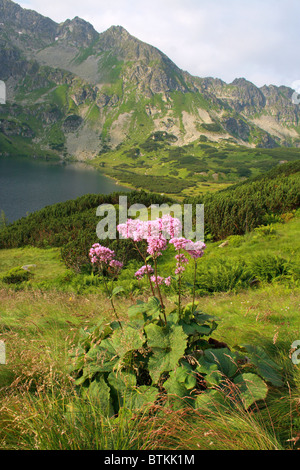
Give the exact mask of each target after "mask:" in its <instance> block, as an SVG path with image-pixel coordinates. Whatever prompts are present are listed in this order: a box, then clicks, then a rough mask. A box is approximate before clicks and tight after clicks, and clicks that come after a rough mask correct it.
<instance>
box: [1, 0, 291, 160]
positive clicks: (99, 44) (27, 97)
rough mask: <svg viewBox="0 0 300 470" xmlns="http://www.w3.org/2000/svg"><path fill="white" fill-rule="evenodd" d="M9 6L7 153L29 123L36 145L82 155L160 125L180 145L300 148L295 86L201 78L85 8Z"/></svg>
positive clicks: (4, 42) (4, 34) (5, 6)
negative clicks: (54, 14)
mask: <svg viewBox="0 0 300 470" xmlns="http://www.w3.org/2000/svg"><path fill="white" fill-rule="evenodd" d="M0 14H1V18H2V21H1V23H0V79H1V80H4V81H5V82H6V84H7V91H8V93H7V97H8V99H7V105H5V106H4V107H2V108H1V110H0V130H1V132H2V147H3V149H4V154H5V153H9V151H13V150H14V147H18V145H17V144H15V142H14V140H13V139H14V138H16V139H17V138H18V135H19V134H20V130H21V129H22V128H23V127H24V125H25V124H26V125H27V126H28V127H29V131H28V133H27V134H28V135H30V137H28V139H31V141H29V140H28V149H29V148H30V146H31V147H32V149H33V151H34V152H35V153H36V152H37V153H38V152H39V151H40V150H42V151H49V152H50V153H51V152H52V153H54V154H57V155H58V156H59V157H64V158H75V159H80V160H87V159H93V158H95V157H96V156H98V155H99V154H101V152H103V151H107V150H108V149H112V150H113V149H115V148H117V147H118V146H120V145H123V144H124V143H127V144H128V143H130V141H132V143H133V144H134V143H135V142H136V141H137V140H141V141H145V140H146V139H147V138H149V136H151V134H153V133H155V132H167V133H169V134H172V135H173V136H174V139H173V142H176V145H186V144H189V143H191V142H193V141H196V140H197V139H199V138H201V136H202V138H203V139H208V140H209V141H211V142H215V143H216V144H219V143H222V142H223V143H226V142H228V143H235V144H237V145H243V146H246V147H249V148H253V147H261V148H274V147H277V146H289V147H291V146H293V147H299V146H300V135H299V134H300V128H299V127H298V125H299V109H298V106H296V105H294V104H293V103H292V99H291V97H292V93H293V90H292V89H290V88H288V87H284V86H281V87H277V86H275V85H268V86H267V85H264V86H263V87H260V88H259V87H257V86H256V85H254V84H253V83H251V82H250V81H248V80H246V79H245V78H236V79H235V80H233V81H232V82H231V83H229V84H227V83H226V82H224V81H223V80H221V79H219V78H213V77H203V78H202V77H195V76H193V75H191V74H190V73H189V72H187V71H183V70H181V69H180V68H179V67H178V66H177V65H176V64H175V63H174V62H172V60H171V59H169V57H167V55H165V54H164V53H163V52H161V51H160V50H159V49H157V48H155V47H154V46H151V45H149V44H147V43H145V42H142V41H140V40H139V39H137V38H135V37H134V36H132V35H131V34H130V33H129V32H128V31H127V30H126V29H125V28H123V27H122V26H120V25H117V26H111V27H110V28H108V29H107V30H106V31H104V32H100V33H98V32H97V31H96V30H95V28H94V27H93V26H92V25H91V24H90V23H88V22H87V21H85V20H83V19H81V18H79V17H78V16H76V17H75V18H73V19H71V20H70V19H67V20H66V21H64V22H62V23H56V22H54V21H53V20H51V19H50V18H46V17H44V16H42V15H40V14H38V13H36V12H34V11H33V10H26V9H23V8H22V7H20V6H19V5H17V4H15V3H14V2H12V1H11V0H0ZM4 121H6V123H5V122H4ZM7 122H8V124H7ZM1 123H2V124H1ZM7 129H10V131H8V130H7ZM8 132H9V135H7V133H8ZM14 132H15V135H14ZM7 138H10V140H12V141H13V144H12V145H10V144H9V142H8V141H7ZM0 143H1V141H0ZM171 144H172V143H171ZM15 151H17V149H15ZM28 151H29V150H28ZM2 153H3V152H2Z"/></svg>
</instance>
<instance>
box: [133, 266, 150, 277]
mask: <svg viewBox="0 0 300 470" xmlns="http://www.w3.org/2000/svg"><path fill="white" fill-rule="evenodd" d="M147 272H148V273H149V274H152V273H154V271H153V268H152V266H150V264H147V266H142V267H141V268H140V269H139V270H138V271H137V272H136V273H135V277H136V278H137V279H142V278H143V277H144V275H145V273H147Z"/></svg>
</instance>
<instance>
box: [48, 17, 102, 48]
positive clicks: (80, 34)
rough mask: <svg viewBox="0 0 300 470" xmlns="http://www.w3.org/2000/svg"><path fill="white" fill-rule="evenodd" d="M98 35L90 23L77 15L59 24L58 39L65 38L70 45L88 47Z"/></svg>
mask: <svg viewBox="0 0 300 470" xmlns="http://www.w3.org/2000/svg"><path fill="white" fill-rule="evenodd" d="M98 36H99V35H98V33H97V31H96V30H95V29H94V27H93V26H92V25H91V24H90V23H88V22H87V21H85V20H83V19H81V18H79V17H78V16H76V17H75V18H73V19H72V20H69V19H68V20H66V21H65V22H64V23H61V24H60V25H59V26H58V32H57V36H56V40H64V41H66V42H67V43H68V44H70V45H73V46H76V47H79V48H82V47H88V46H89V45H90V44H91V43H92V42H93V41H95V40H96V39H97V37H98Z"/></svg>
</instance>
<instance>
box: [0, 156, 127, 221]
mask: <svg viewBox="0 0 300 470" xmlns="http://www.w3.org/2000/svg"><path fill="white" fill-rule="evenodd" d="M123 190H125V191H129V190H128V189H126V188H124V187H122V186H119V185H118V184H116V183H114V182H113V181H112V180H110V179H109V178H107V177H105V176H103V175H101V173H99V172H98V171H96V170H94V169H93V168H90V167H88V166H87V165H85V164H81V163H70V164H66V165H62V164H60V163H50V162H45V161H42V160H34V159H28V158H25V157H24V158H22V157H6V158H3V157H2V158H0V211H1V210H3V211H4V213H5V215H6V217H7V219H8V221H9V222H13V221H15V220H17V219H20V218H21V217H25V216H26V215H27V213H31V212H35V211H37V210H39V209H42V208H43V207H45V206H49V205H51V204H55V203H57V202H64V201H67V200H69V199H75V198H77V197H79V196H83V195H84V194H97V193H98V194H109V193H112V192H114V191H123Z"/></svg>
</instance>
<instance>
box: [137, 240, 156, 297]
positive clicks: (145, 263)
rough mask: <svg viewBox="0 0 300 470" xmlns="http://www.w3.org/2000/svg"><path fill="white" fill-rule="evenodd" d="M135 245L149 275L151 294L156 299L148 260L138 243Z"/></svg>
mask: <svg viewBox="0 0 300 470" xmlns="http://www.w3.org/2000/svg"><path fill="white" fill-rule="evenodd" d="M134 245H135V247H136V249H137V251H138V252H139V254H140V256H141V258H142V260H143V261H144V265H145V266H146V273H147V276H148V280H149V284H150V288H151V292H152V295H153V297H155V292H154V288H153V284H152V281H151V276H150V273H149V271H148V264H147V260H146V258H145V256H144V255H143V253H142V252H141V250H140V249H139V247H138V245H137V243H134Z"/></svg>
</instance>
